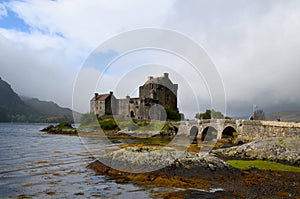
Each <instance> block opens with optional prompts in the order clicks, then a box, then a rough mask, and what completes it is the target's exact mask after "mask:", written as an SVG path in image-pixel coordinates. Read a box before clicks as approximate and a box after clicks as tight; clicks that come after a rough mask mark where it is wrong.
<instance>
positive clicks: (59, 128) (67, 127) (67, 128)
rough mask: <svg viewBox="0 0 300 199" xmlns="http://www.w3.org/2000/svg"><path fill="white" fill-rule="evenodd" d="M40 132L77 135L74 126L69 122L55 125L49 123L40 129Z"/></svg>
mask: <svg viewBox="0 0 300 199" xmlns="http://www.w3.org/2000/svg"><path fill="white" fill-rule="evenodd" d="M41 131H42V132H46V133H50V134H59V135H76V136H77V135H78V132H77V130H76V128H74V127H72V124H70V123H66V122H63V123H60V124H58V125H56V126H54V125H49V126H47V127H46V128H44V129H42V130H41Z"/></svg>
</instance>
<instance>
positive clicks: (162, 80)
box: [144, 75, 173, 88]
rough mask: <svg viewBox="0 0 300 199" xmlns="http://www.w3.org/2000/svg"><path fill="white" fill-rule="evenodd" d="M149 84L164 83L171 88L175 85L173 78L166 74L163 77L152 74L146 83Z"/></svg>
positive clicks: (163, 84)
mask: <svg viewBox="0 0 300 199" xmlns="http://www.w3.org/2000/svg"><path fill="white" fill-rule="evenodd" d="M147 84H159V85H162V86H165V87H168V88H170V87H171V86H172V85H173V83H172V82H171V80H170V79H169V78H168V76H166V75H164V76H162V77H155V78H153V77H151V76H150V77H149V78H148V80H147V81H146V82H145V84H144V85H147Z"/></svg>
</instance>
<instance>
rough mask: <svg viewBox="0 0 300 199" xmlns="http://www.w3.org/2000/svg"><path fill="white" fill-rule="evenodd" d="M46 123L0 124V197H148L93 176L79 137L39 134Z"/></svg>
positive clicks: (140, 191)
mask: <svg viewBox="0 0 300 199" xmlns="http://www.w3.org/2000/svg"><path fill="white" fill-rule="evenodd" d="M45 126H47V124H44V125H42V124H30V125H28V124H6V123H2V124H0V179H1V181H0V196H1V198H8V197H10V198H11V197H13V198H14V197H15V198H149V197H150V195H149V191H148V190H147V191H145V190H143V189H141V187H136V186H134V185H132V184H117V183H115V182H114V181H113V180H109V179H106V178H105V177H104V176H99V175H95V173H94V172H93V171H92V170H89V169H87V168H86V165H87V164H88V163H89V162H91V161H92V160H93V159H92V158H91V157H90V154H89V153H88V152H87V151H86V148H85V147H84V146H83V144H82V142H81V141H80V138H79V137H75V136H58V135H49V134H45V133H42V132H39V130H40V129H42V128H44V127H45Z"/></svg>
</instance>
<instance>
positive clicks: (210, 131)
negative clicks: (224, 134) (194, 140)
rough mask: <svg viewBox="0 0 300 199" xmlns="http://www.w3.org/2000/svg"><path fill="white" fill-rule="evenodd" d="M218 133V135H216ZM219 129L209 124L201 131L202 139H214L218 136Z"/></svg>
mask: <svg viewBox="0 0 300 199" xmlns="http://www.w3.org/2000/svg"><path fill="white" fill-rule="evenodd" d="M214 134H216V135H214ZM217 134H218V131H217V129H216V128H215V127H213V126H207V127H205V128H204V129H203V131H202V133H201V141H204V140H205V139H206V140H212V139H214V138H215V139H216V138H217Z"/></svg>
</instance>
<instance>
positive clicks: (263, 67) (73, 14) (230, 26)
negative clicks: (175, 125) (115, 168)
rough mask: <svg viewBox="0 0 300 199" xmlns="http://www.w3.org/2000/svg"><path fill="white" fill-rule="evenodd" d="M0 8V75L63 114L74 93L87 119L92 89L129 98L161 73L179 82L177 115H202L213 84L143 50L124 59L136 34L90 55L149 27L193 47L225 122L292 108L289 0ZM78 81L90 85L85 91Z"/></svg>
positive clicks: (295, 26) (29, 3) (297, 71)
mask: <svg viewBox="0 0 300 199" xmlns="http://www.w3.org/2000/svg"><path fill="white" fill-rule="evenodd" d="M0 2H1V3H0V66H1V67H0V77H1V78H2V79H4V80H6V81H8V82H9V83H10V84H11V85H12V87H13V89H14V90H15V91H16V92H17V93H19V94H20V95H24V96H31V97H37V98H39V99H42V100H52V101H55V102H56V103H58V104H59V105H61V106H66V107H70V108H71V107H72V102H74V101H75V102H77V101H76V100H77V98H78V97H79V96H78V95H76V96H75V97H74V95H73V91H74V88H75V91H76V89H78V88H80V91H81V92H83V93H82V99H83V100H81V101H80V106H76V107H75V108H76V109H77V110H78V111H81V112H87V111H88V107H89V103H88V102H85V100H86V99H89V98H90V97H91V96H92V95H93V93H94V92H95V91H99V92H108V91H109V90H115V91H116V95H117V97H123V96H124V95H125V94H130V95H132V96H134V95H137V88H138V86H139V85H140V84H142V83H143V82H144V81H145V80H146V78H147V76H149V75H154V76H155V75H161V74H162V73H163V72H169V73H170V78H171V79H172V80H173V81H174V82H175V83H178V84H179V97H180V107H181V110H182V111H183V112H185V113H186V115H188V116H189V117H192V116H193V115H194V113H195V112H197V111H201V110H205V109H206V108H210V107H211V104H210V102H211V97H212V96H213V95H214V94H213V93H211V92H213V91H212V90H213V89H212V90H210V87H213V86H214V85H212V84H211V83H207V82H209V81H212V80H208V79H210V78H214V77H210V76H206V75H205V72H204V73H201V74H202V75H203V76H202V77H200V76H199V77H198V76H197V75H196V76H195V73H193V70H192V69H191V67H190V66H189V65H188V64H187V62H185V61H183V59H182V58H180V56H179V57H178V56H174V55H171V54H170V53H168V52H165V51H159V50H153V49H144V50H140V51H138V52H131V53H128V54H125V55H124V53H126V52H125V51H124V49H126V47H127V46H131V45H132V44H134V43H136V42H137V41H138V38H143V39H144V40H146V41H147V39H148V38H147V36H146V35H142V36H136V37H129V39H128V40H126V41H124V40H122V42H121V43H120V42H118V44H117V45H116V44H114V43H113V42H111V43H110V45H111V46H114V45H116V46H118V48H117V47H116V46H114V47H115V48H114V47H112V48H110V49H107V50H106V51H101V52H100V51H99V46H100V48H101V45H102V44H103V43H105V42H107V41H110V39H111V38H114V37H115V36H117V35H119V34H122V33H124V32H127V31H132V30H137V29H141V28H156V29H167V30H169V31H174V32H177V33H178V34H181V35H184V36H186V37H187V38H189V39H190V40H191V41H193V42H195V43H197V44H198V45H199V46H200V47H201V48H202V49H203V51H204V52H205V53H206V58H205V59H207V58H209V59H210V61H211V63H213V67H215V69H216V71H217V74H216V79H215V80H214V81H216V82H217V81H219V79H220V81H221V82H222V83H223V87H224V91H223V92H224V94H225V96H226V106H227V108H226V110H227V114H229V115H233V116H238V115H239V116H247V115H249V114H250V113H251V111H252V105H253V104H256V105H257V106H258V107H260V108H262V109H264V110H265V112H277V111H284V110H298V111H299V110H300V103H299V101H300V92H299V90H300V89H299V87H300V86H299V85H300V84H299V77H300V56H299V52H300V37H299V35H300V20H299V19H300V1H298V0H290V1H286V0H265V1H261V0H252V1H244V0H235V1H233V0H228V1H222V0H218V1H216V0H209V1H201V0H190V1H179V0H177V1H176V0H164V1H158V0H157V1H156V0H126V1H124V0H89V1H84V0H73V1H68V0H58V1H46V0H45V1H44V0H43V1H41V0H23V1H5V0H4V1H0ZM170 37H171V36H170ZM166 38H169V36H168V35H164V38H161V43H162V44H163V43H164V42H165V43H166V41H168V40H167V39H166ZM177 44H178V42H175V43H174V44H173V46H176V45H177ZM102 50H103V49H102ZM95 52H100V53H102V54H101V56H95V55H97V54H95ZM189 52H190V51H189V50H186V51H185V52H183V51H182V53H183V54H184V53H189ZM193 52H195V51H193ZM193 52H191V54H193ZM122 53H123V54H122ZM116 56H117V57H118V56H119V58H118V59H117V60H116V61H115V62H114V63H111V65H110V66H109V67H108V69H107V64H108V63H109V61H110V59H111V58H114V57H116ZM105 68H106V69H107V70H105ZM202 72H203V71H202ZM82 74H84V75H83V76H85V78H84V79H83V80H82V79H80V78H81V75H82ZM193 75H194V76H193ZM86 77H88V78H86ZM85 81H86V82H90V83H93V82H97V83H96V84H95V83H94V85H93V86H92V87H89V88H87V85H89V84H90V83H87V84H86V85H85V84H84V82H85ZM78 82H81V85H79V86H78ZM82 82H83V83H82ZM124 85H125V86H124ZM76 86H77V87H76ZM84 88H86V89H84ZM84 96H86V97H84ZM74 98H76V99H74ZM195 104H199V106H198V107H197V108H195V107H194V106H193V105H195ZM195 109H197V110H195Z"/></svg>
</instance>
